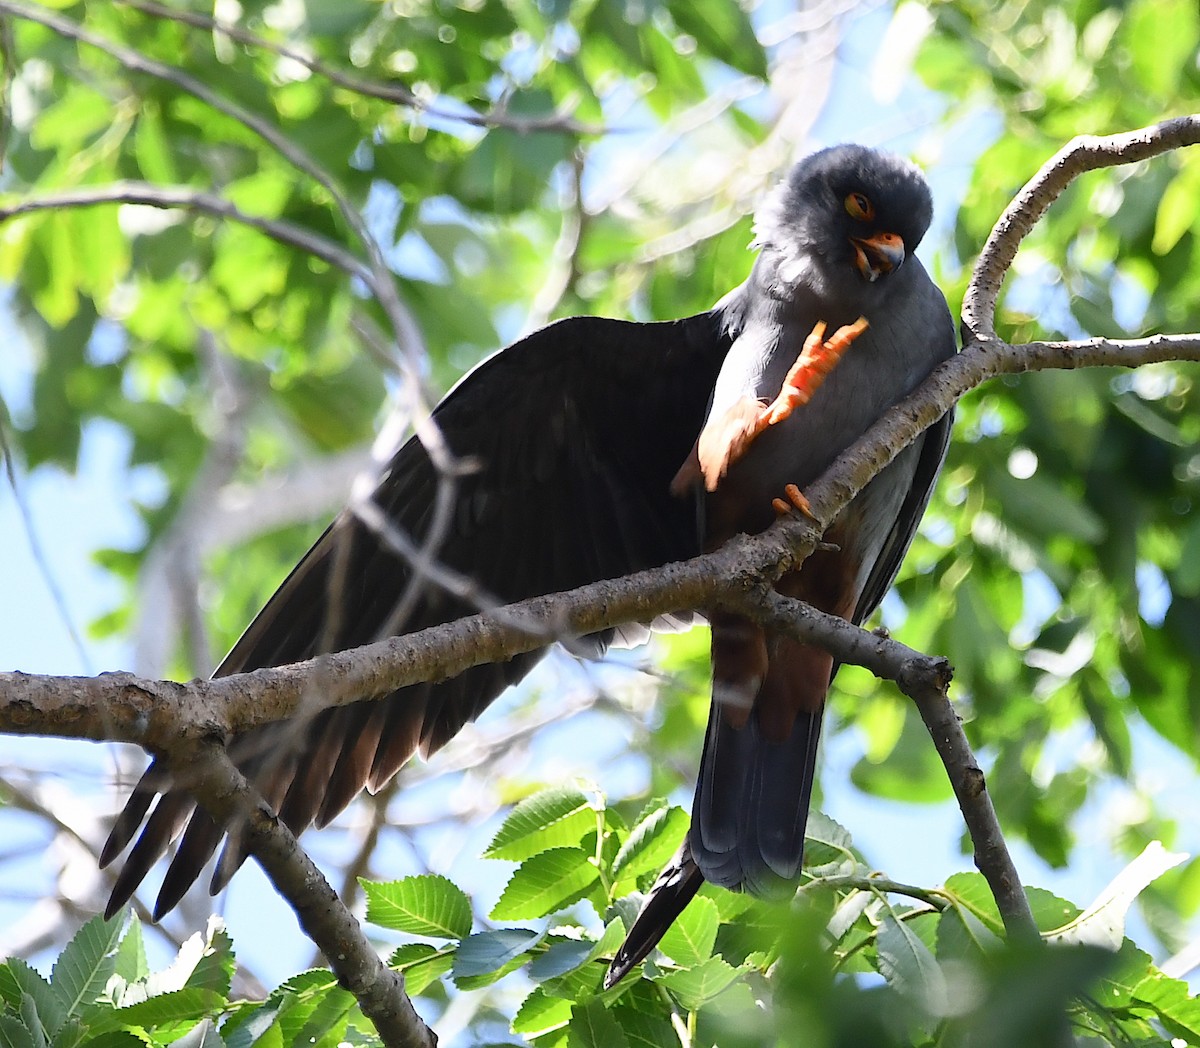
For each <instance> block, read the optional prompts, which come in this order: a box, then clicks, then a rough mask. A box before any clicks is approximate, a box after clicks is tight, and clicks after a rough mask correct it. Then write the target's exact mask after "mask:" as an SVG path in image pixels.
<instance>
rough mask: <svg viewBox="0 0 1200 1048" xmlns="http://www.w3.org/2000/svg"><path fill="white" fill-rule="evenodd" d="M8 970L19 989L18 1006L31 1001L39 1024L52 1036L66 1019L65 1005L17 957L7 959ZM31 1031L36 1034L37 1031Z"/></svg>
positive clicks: (51, 989)
mask: <svg viewBox="0 0 1200 1048" xmlns="http://www.w3.org/2000/svg"><path fill="white" fill-rule="evenodd" d="M8 970H9V972H10V973H11V974H12V976H13V979H14V980H15V982H16V984H17V985H18V986H19V987H20V990H21V996H20V998H19V1000H18V1002H17V1003H18V1007H20V1008H21V1009H24V1008H25V1007H26V1006H25V1001H26V999H28V1000H29V1001H31V1002H32V1005H33V1008H34V1010H35V1011H36V1013H37V1015H38V1017H39V1019H40V1021H41V1025H42V1026H43V1027H45V1030H46V1032H47V1033H48V1034H49V1035H50V1036H52V1037H53V1036H54V1033H55V1032H56V1031H57V1030H58V1028H59V1027H60V1026H62V1024H63V1023H64V1022H66V1019H67V1009H66V1006H65V1005H64V1004H63V1002H62V1001H61V1000H60V999H59V996H58V994H57V993H55V992H54V988H53V987H52V986H51V985H50V984H49V983H48V982H47V981H46V980H45V979H43V978H42V976H41V975H40V974H39V973H38V972H36V971H34V969H33V968H31V967H30V966H29V965H28V964H26V963H25V962H24V961H23V960H21V959H20V958H19V957H10V958H9V959H8ZM33 1032H34V1033H35V1034H36V1032H37V1031H33Z"/></svg>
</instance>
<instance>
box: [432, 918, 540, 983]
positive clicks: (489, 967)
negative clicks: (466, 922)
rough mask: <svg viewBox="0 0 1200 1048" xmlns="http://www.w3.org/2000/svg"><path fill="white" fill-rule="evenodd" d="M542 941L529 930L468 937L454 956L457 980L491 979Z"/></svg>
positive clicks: (486, 933) (508, 930) (519, 929)
mask: <svg viewBox="0 0 1200 1048" xmlns="http://www.w3.org/2000/svg"><path fill="white" fill-rule="evenodd" d="M541 939H542V936H541V935H540V934H539V933H538V932H535V931H532V930H531V929H529V928H497V929H496V930H495V931H491V932H479V933H477V934H475V935H471V936H468V937H467V938H466V939H464V940H463V942H462V945H460V946H459V948H458V950H457V951H456V952H455V954H454V966H453V970H454V978H456V979H465V978H470V977H472V976H476V975H491V974H493V973H495V972H497V971H499V969H501V968H503V967H504V966H505V965H506V964H508V963H509V962H511V961H513V960H515V959H516V958H518V957H520V956H521V955H522V954H524V953H527V952H528V951H529V950H532V949H533V947H534V946H536V945H537V944H538V943H539V942H540V941H541Z"/></svg>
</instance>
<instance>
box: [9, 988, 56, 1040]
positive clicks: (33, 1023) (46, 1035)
mask: <svg viewBox="0 0 1200 1048" xmlns="http://www.w3.org/2000/svg"><path fill="white" fill-rule="evenodd" d="M18 1014H19V1015H20V1016H21V1022H22V1023H23V1024H24V1025H25V1029H26V1030H28V1031H29V1032H30V1034H32V1036H33V1043H34V1044H35V1045H37V1048H46V1046H47V1045H48V1043H49V1039H50V1037H51V1036H52V1035H53V1034H54V1033H56V1032H57V1031H58V1030H60V1029H61V1028H62V1024H59V1025H57V1026H55V1027H54V1029H53V1030H51V1029H49V1028H48V1027H47V1025H46V1020H45V1019H44V1018H43V1017H42V1016H41V1015H39V1014H38V1007H37V1003H36V1002H35V1001H34V999H33V998H32V997H30V996H29V994H27V993H23V994H21V1007H20V1008H19V1009H18Z"/></svg>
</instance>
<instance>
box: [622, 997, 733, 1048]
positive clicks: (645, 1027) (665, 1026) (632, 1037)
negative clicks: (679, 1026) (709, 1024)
mask: <svg viewBox="0 0 1200 1048" xmlns="http://www.w3.org/2000/svg"><path fill="white" fill-rule="evenodd" d="M731 989H732V988H731ZM623 1000H624V999H623ZM611 1010H612V1016H613V1018H614V1019H616V1020H617V1022H618V1023H620V1025H621V1029H622V1030H624V1031H625V1037H626V1038H627V1039H628V1041H629V1048H673V1046H674V1045H676V1044H678V1043H679V1036H678V1034H677V1033H676V1032H675V1029H674V1027H672V1026H671V1021H670V1020H669V1019H668V1018H667V1017H666V1014H665V1012H664V1011H663V1010H660V1011H659V1012H658V1013H654V1012H649V1011H642V1010H641V1009H640V1008H629V1007H626V1006H625V1005H624V1004H623V1003H621V1002H619V1003H617V1004H616V1005H614V1006H613V1008H612V1009H611Z"/></svg>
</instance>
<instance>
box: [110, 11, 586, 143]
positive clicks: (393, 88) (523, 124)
mask: <svg viewBox="0 0 1200 1048" xmlns="http://www.w3.org/2000/svg"><path fill="white" fill-rule="evenodd" d="M116 2H117V3H119V4H121V5H122V6H124V7H129V8H132V9H133V10H135V11H140V12H141V13H142V14H144V15H149V16H150V17H152V18H164V19H167V20H169V21H172V22H178V23H180V24H182V25H189V26H192V27H194V28H198V29H204V30H206V31H209V32H212V33H217V34H219V35H221V36H227V37H229V39H230V40H236V41H238V43H241V44H245V45H247V46H248V47H254V48H258V49H260V50H263V51H269V52H270V53H271V54H275V55H278V56H279V57H280V58H286V59H287V60H288V61H289V62H295V63H296V64H297V65H300V66H303V67H304V68H305V69H307V70H309V71H310V72H313V73H316V74H317V75H318V76H322V77H324V78H325V79H326V80H328V81H329V82H330V83H331V84H336V85H337V86H338V87H342V88H345V89H346V90H347V91H352V92H354V93H355V94H357V95H362V96H364V97H366V98H377V99H379V100H380V101H383V102H391V103H392V104H394V105H399V106H404V107H405V108H407V109H412V110H413V111H414V112H417V113H424V114H427V115H429V116H433V117H437V118H438V119H439V120H450V121H453V122H455V123H460V124H465V125H467V126H468V127H483V128H491V127H502V128H506V129H508V130H510V131H515V132H517V133H518V134H522V135H529V134H537V133H539V132H542V133H544V132H552V133H555V134H573V135H603V134H605V133H607V132H608V131H609V129H608V128H606V127H604V126H603V125H600V124H587V123H583V122H581V121H578V120H576V119H574V118H573V117H572V116H571V115H570V114H569V113H566V112H559V113H553V114H551V115H549V116H512V115H511V114H509V113H504V112H498V111H497V110H494V109H493V110H491V111H490V112H487V113H477V112H475V111H474V110H473V109H470V108H469V107H468V106H466V105H465V104H464V103H459V105H461V106H462V108H461V109H459V108H455V107H444V106H439V105H437V104H436V103H434V102H430V101H428V100H426V99H422V98H421V97H420V96H419V95H417V94H415V93H414V92H413V91H412V90H411V89H409V88H408V87H405V86H404V85H403V84H384V83H380V82H379V81H377V80H365V79H363V78H362V77H357V76H351V75H350V74H349V73H346V72H343V71H342V70H340V69H337V68H335V67H333V66H331V65H329V64H328V63H326V62H322V61H321V60H320V59H318V58H313V57H312V56H311V55H307V54H305V53H304V52H303V51H298V50H296V49H295V48H292V47H288V46H286V45H285V44H278V43H276V42H275V41H273V40H268V39H267V38H266V37H263V36H259V35H258V34H257V33H252V32H250V31H249V30H247V29H242V28H241V27H239V26H235V25H232V24H230V23H229V22H223V21H217V20H216V19H215V18H210V17H209V16H208V15H203V14H200V13H199V12H196V11H185V10H180V9H179V8H174V7H164V6H162V5H161V4H156V3H153V2H152V0H116Z"/></svg>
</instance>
